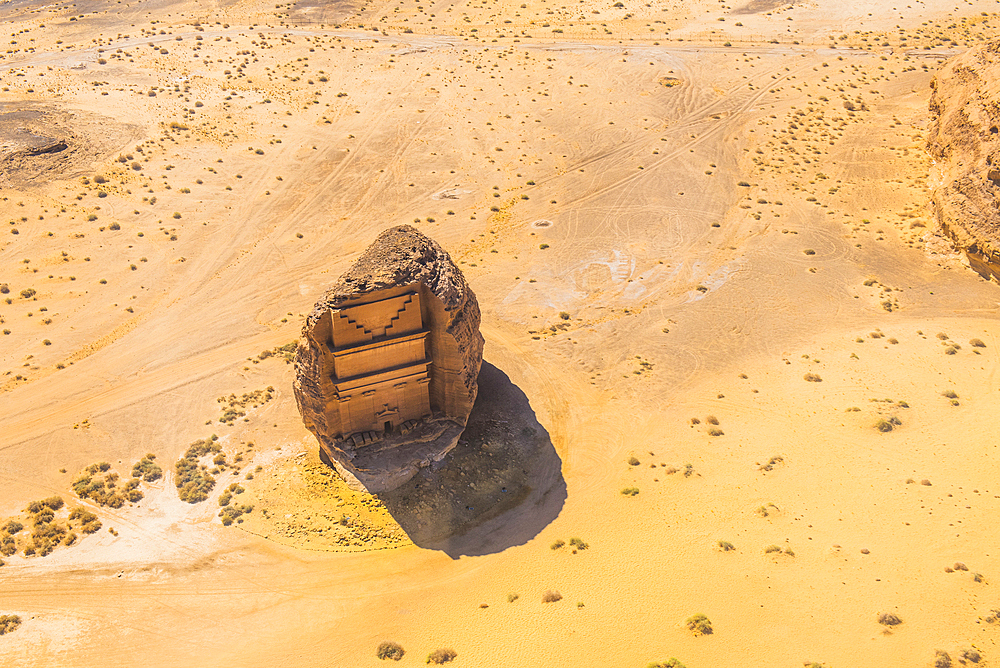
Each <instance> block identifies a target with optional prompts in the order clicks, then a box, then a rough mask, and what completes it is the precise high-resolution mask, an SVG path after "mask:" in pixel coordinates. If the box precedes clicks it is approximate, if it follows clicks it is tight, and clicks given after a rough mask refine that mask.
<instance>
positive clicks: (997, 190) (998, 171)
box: [927, 40, 1000, 278]
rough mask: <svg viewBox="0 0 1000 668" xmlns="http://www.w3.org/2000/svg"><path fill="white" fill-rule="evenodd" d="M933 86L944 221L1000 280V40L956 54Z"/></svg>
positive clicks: (977, 263)
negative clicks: (959, 54)
mask: <svg viewBox="0 0 1000 668" xmlns="http://www.w3.org/2000/svg"><path fill="white" fill-rule="evenodd" d="M931 87H932V88H933V89H934V92H933V94H932V95H931V101H930V110H931V113H932V114H933V120H932V122H931V127H930V133H929V135H928V139H927V148H928V150H929V151H930V154H931V155H932V156H933V157H934V159H935V161H936V167H935V169H936V170H937V172H938V174H937V177H938V178H936V179H934V180H936V181H937V182H938V183H939V184H940V185H939V186H937V187H936V188H935V190H934V194H933V198H934V209H935V213H936V215H937V218H938V222H939V223H940V224H941V227H942V229H944V231H945V232H946V233H947V234H948V235H949V236H950V237H951V238H952V239H953V240H954V241H955V243H956V245H957V246H958V247H959V248H960V249H962V250H963V251H964V252H965V254H966V256H967V257H968V258H969V263H970V264H971V265H972V268H973V269H975V270H976V271H977V272H979V273H980V274H982V275H983V276H985V277H987V278H989V277H990V276H992V277H994V278H1000V41H997V40H994V41H992V42H987V43H985V44H980V45H978V46H976V47H974V48H972V49H969V50H968V51H967V52H966V53H964V54H962V55H961V56H958V57H956V58H953V59H952V60H951V61H950V62H949V63H948V64H946V65H945V66H944V67H942V69H941V71H940V73H939V74H938V75H937V78H936V79H935V80H934V81H933V82H932V83H931Z"/></svg>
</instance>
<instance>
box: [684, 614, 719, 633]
mask: <svg viewBox="0 0 1000 668" xmlns="http://www.w3.org/2000/svg"><path fill="white" fill-rule="evenodd" d="M684 624H685V625H686V626H687V627H688V630H689V631H691V632H692V633H694V634H695V635H696V636H707V635H711V634H712V622H711V620H710V619H709V618H708V617H706V616H705V615H703V614H701V613H698V614H696V615H691V616H690V617H688V618H687V621H685V622H684Z"/></svg>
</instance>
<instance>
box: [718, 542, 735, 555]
mask: <svg viewBox="0 0 1000 668" xmlns="http://www.w3.org/2000/svg"><path fill="white" fill-rule="evenodd" d="M717 544H718V546H719V549H720V550H722V551H723V552H732V551H733V550H735V549H736V546H735V545H733V544H732V543H730V542H729V541H728V540H720V541H719V542H718V543H717Z"/></svg>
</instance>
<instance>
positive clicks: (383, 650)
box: [375, 640, 406, 661]
mask: <svg viewBox="0 0 1000 668" xmlns="http://www.w3.org/2000/svg"><path fill="white" fill-rule="evenodd" d="M404 654H406V650H404V649H403V646H402V645H400V644H399V643H395V642H392V641H390V640H383V641H382V642H380V643H379V644H378V649H377V650H375V656H377V657H378V658H380V659H382V660H383V661H385V660H387V659H392V660H393V661H399V660H400V659H402V658H403V655H404Z"/></svg>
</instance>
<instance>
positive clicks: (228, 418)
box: [216, 386, 274, 424]
mask: <svg viewBox="0 0 1000 668" xmlns="http://www.w3.org/2000/svg"><path fill="white" fill-rule="evenodd" d="M273 397H274V388H273V387H271V386H268V387H267V388H264V389H260V390H254V391H253V392H244V393H243V394H242V395H241V396H239V397H237V396H236V395H235V394H230V395H229V396H228V397H219V398H218V399H217V400H216V401H218V402H219V404H221V405H222V406H223V410H222V415H221V417H219V422H221V423H223V424H232V423H233V422H236V420H238V419H239V418H241V417H245V416H246V408H247V406H249V407H250V408H257V407H259V406H263V405H264V404H266V403H267V402H269V401H270V400H271V399H272V398H273Z"/></svg>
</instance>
